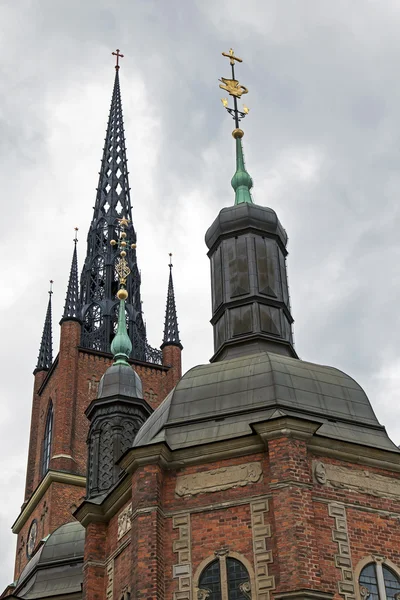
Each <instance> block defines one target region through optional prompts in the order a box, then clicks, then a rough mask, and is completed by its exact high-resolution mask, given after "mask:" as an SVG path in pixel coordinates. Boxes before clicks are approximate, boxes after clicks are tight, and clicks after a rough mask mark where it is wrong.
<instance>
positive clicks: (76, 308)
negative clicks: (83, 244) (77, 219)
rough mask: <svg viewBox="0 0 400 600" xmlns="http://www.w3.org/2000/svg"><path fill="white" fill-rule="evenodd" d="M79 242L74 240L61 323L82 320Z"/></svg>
mask: <svg viewBox="0 0 400 600" xmlns="http://www.w3.org/2000/svg"><path fill="white" fill-rule="evenodd" d="M77 241H78V240H77V239H75V240H74V244H75V246H74V252H73V254H72V263H71V271H70V274H69V281H68V287H67V295H66V297H65V305H64V313H63V316H62V319H61V322H62V321H68V320H80V318H81V305H80V301H79V285H78V257H77V255H76V243H77Z"/></svg>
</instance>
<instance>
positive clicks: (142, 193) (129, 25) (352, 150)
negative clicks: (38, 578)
mask: <svg viewBox="0 0 400 600" xmlns="http://www.w3.org/2000/svg"><path fill="white" fill-rule="evenodd" d="M0 22H1V23H2V26H3V27H2V29H3V31H2V35H1V37H0V181H1V194H2V200H1V208H2V222H3V228H2V235H1V239H0V244H1V252H0V263H1V264H0V269H1V274H2V276H1V281H2V293H1V296H0V323H1V340H2V343H1V347H0V363H1V365H2V376H1V382H0V393H1V399H2V411H1V415H0V463H1V464H0V472H1V479H0V481H1V502H0V564H1V565H2V568H1V573H0V578H1V581H0V589H3V588H4V586H5V585H6V584H7V583H8V582H10V581H11V580H12V575H13V563H14V552H15V539H14V536H13V534H12V533H11V531H10V526H11V524H12V523H13V521H14V520H15V518H16V517H17V515H18V512H19V507H20V505H21V503H22V501H23V488H24V484H25V467H26V458H27V444H28V435H29V422H30V411H31V395H32V384H33V377H32V371H33V369H34V367H35V362H36V358H37V353H38V347H39V342H40V336H41V333H42V327H43V321H44V315H45V310H46V303H47V289H48V280H49V279H51V278H52V279H54V281H55V284H54V296H53V301H54V302H53V310H54V349H55V354H56V353H57V350H58V339H59V331H58V321H59V319H60V317H61V313H62V308H63V304H64V298H65V291H66V284H67V279H68V274H69V268H70V260H71V255H72V249H73V244H72V239H73V228H74V227H75V226H78V227H79V228H80V235H79V238H80V242H79V265H80V267H81V266H82V263H83V258H84V254H85V246H86V243H85V240H86V233H87V230H88V227H89V223H90V219H91V215H92V207H93V204H94V201H95V187H96V185H97V177H98V176H97V173H98V170H99V161H100V158H101V151H102V143H103V138H104V134H105V127H106V120H107V115H108V110H109V104H110V100H111V91H112V84H113V78H114V69H113V58H112V57H111V54H110V53H111V51H112V50H114V49H115V48H116V47H119V48H120V49H121V51H122V52H123V53H124V54H125V58H124V59H123V61H122V68H121V72H120V80H121V91H122V102H123V108H124V118H125V132H126V139H127V148H128V158H129V167H130V185H131V188H132V191H131V194H132V204H133V215H134V224H135V227H136V231H137V234H138V261H139V267H140V268H141V271H142V299H143V301H144V313H145V318H146V321H147V330H148V337H149V341H150V343H151V344H152V345H153V346H156V345H159V344H160V342H161V336H162V329H163V319H164V310H165V300H166V290H167V279H168V267H167V264H168V252H169V251H171V252H173V254H174V256H173V262H174V265H175V266H174V278H175V288H176V301H177V307H178V317H179V324H180V330H181V338H182V342H183V345H184V353H183V360H184V370H187V369H188V368H190V367H191V366H193V365H195V364H198V363H202V362H206V361H207V360H208V359H209V358H210V356H211V355H212V353H213V350H212V330H211V325H210V324H209V319H210V316H211V309H210V279H209V264H208V258H207V256H206V247H205V244H204V233H205V231H206V229H207V227H208V226H209V225H210V224H211V222H212V221H213V219H214V218H215V216H216V215H217V213H218V211H219V210H220V209H221V208H222V207H224V206H227V205H230V204H232V203H233V198H234V196H233V191H232V189H231V187H230V179H231V177H232V174H233V172H234V144H233V139H232V137H231V130H232V126H233V122H232V121H230V119H229V118H228V115H227V114H225V111H224V110H223V107H222V105H221V103H220V98H221V96H222V95H224V94H223V93H222V91H221V90H219V89H218V81H217V80H218V78H219V77H221V76H222V75H225V76H229V65H228V63H227V61H226V59H224V58H223V57H222V56H221V51H223V50H225V51H226V50H228V49H229V47H231V46H232V47H233V48H234V49H235V51H236V53H237V55H238V56H241V57H242V58H243V59H244V63H243V64H242V65H241V66H240V69H239V70H238V75H239V78H240V81H241V82H242V83H243V84H244V85H246V86H247V87H248V88H249V94H248V96H247V97H246V103H247V104H248V105H249V107H250V109H251V111H250V115H249V116H248V117H247V119H246V121H245V123H244V129H245V134H246V135H245V138H244V149H245V152H246V162H247V167H248V170H249V172H250V174H251V175H252V177H253V180H254V195H253V196H254V200H255V202H257V203H258V204H261V205H264V206H265V205H267V206H271V207H272V208H274V209H275V210H276V211H277V213H278V215H279V218H280V220H281V222H282V224H283V226H284V227H285V228H286V229H287V231H288V234H289V252H290V255H289V258H288V270H289V283H290V291H291V299H292V312H293V315H294V318H295V321H296V322H295V329H294V331H295V340H296V349H297V352H298V353H299V355H300V356H301V358H304V359H307V360H310V361H315V362H320V363H322V364H330V365H333V366H336V367H338V368H340V369H342V370H344V371H345V372H347V373H349V374H350V375H352V376H353V377H354V378H355V379H356V380H357V381H358V382H359V383H360V384H361V385H362V386H363V387H364V389H365V390H366V392H367V394H368V395H369V397H370V399H371V402H372V404H373V406H374V408H375V410H376V412H377V415H378V418H379V419H380V421H381V422H382V423H383V424H384V425H386V427H387V429H388V431H389V434H390V435H391V437H392V439H393V440H394V441H395V442H396V443H400V420H399V416H400V408H399V406H398V399H397V396H398V394H397V389H398V387H399V384H400V349H399V346H398V342H397V340H398V331H399V330H400V317H399V315H398V310H397V308H398V306H399V303H400V267H399V262H400V240H399V235H398V232H399V228H400V205H399V201H398V195H399V192H398V190H399V188H400V82H399V81H400V78H399V76H398V63H399V57H400V36H399V31H400V4H399V2H398V1H397V0H392V1H390V0H351V2H349V1H343V0H336V2H331V0H302V1H301V2H299V1H298V0H297V1H296V0H269V1H268V2H265V1H264V0H246V2H245V3H244V2H243V0H240V1H239V0H218V2H216V1H211V0H191V1H190V2H188V1H186V2H185V1H183V0H114V1H113V2H111V1H109V0H85V1H84V2H82V0H68V1H67V0H40V1H39V0H19V1H18V2H12V1H11V0H1V1H0Z"/></svg>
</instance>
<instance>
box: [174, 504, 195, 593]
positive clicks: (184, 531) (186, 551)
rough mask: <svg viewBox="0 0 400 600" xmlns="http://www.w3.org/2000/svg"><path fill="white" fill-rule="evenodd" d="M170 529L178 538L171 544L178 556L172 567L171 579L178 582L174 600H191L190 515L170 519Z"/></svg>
mask: <svg viewBox="0 0 400 600" xmlns="http://www.w3.org/2000/svg"><path fill="white" fill-rule="evenodd" d="M172 527H173V528H174V529H178V531H179V538H178V539H177V540H174V543H173V550H174V552H177V554H178V564H176V565H174V566H173V567H172V572H173V577H174V578H175V579H177V580H178V591H177V592H174V600H192V555H191V532H190V513H185V514H182V515H175V516H174V517H172Z"/></svg>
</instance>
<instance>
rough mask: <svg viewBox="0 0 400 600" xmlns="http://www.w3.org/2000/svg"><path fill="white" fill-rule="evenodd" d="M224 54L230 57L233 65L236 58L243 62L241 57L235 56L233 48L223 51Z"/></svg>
mask: <svg viewBox="0 0 400 600" xmlns="http://www.w3.org/2000/svg"><path fill="white" fill-rule="evenodd" d="M222 56H226V58H229V62H230V63H231V65H234V64H235V60H237V61H238V62H243V61H242V59H241V58H239V57H238V56H235V53H234V51H233V48H230V49H229V52H223V53H222Z"/></svg>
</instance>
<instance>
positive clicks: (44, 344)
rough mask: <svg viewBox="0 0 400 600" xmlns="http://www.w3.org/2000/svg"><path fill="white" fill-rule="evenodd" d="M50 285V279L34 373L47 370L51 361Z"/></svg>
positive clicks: (51, 291)
mask: <svg viewBox="0 0 400 600" xmlns="http://www.w3.org/2000/svg"><path fill="white" fill-rule="evenodd" d="M52 287H53V281H52V280H50V290H49V302H48V304H47V311H46V319H45V322H44V327H43V333H42V341H41V342H40V348H39V356H38V360H37V364H36V369H35V370H34V374H36V373H37V372H38V371H48V370H49V369H50V367H51V365H52V363H53V333H52V324H51V296H52V294H53V290H52Z"/></svg>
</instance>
